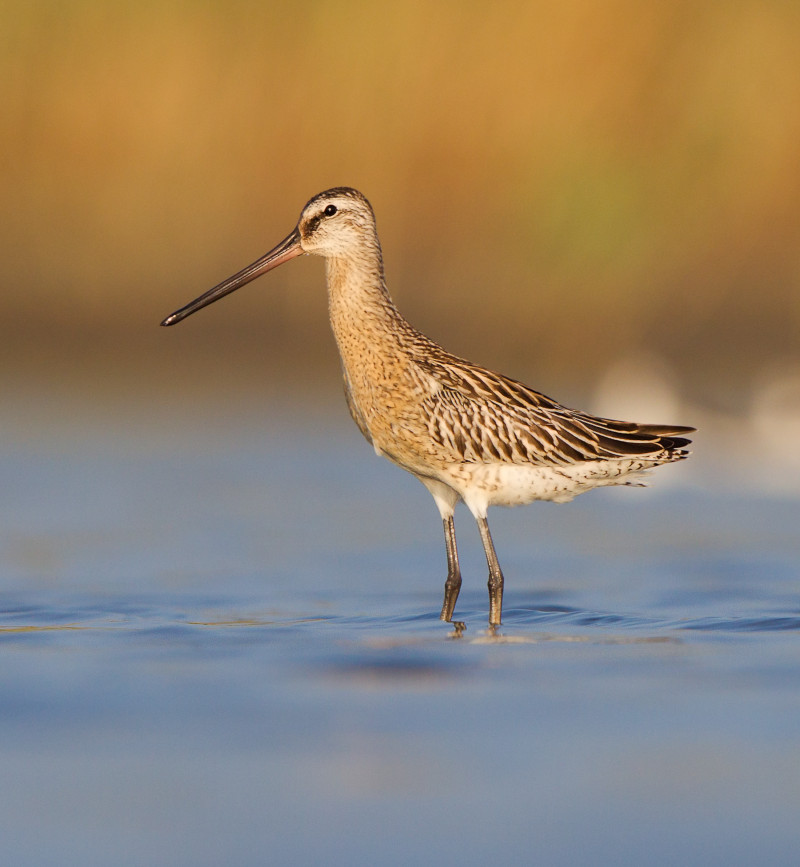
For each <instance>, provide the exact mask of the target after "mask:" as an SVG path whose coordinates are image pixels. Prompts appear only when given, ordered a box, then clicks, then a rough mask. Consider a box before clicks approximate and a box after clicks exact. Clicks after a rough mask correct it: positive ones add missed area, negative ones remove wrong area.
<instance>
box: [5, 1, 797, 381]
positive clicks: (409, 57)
mask: <svg viewBox="0 0 800 867" xmlns="http://www.w3.org/2000/svg"><path fill="white" fill-rule="evenodd" d="M798 44H800V6H798V5H797V4H795V3H792V2H789V0H761V2H757V0H727V2H722V0H719V2H717V0H706V2H700V3H697V2H691V0H675V2H655V3H642V2H640V0H611V2H606V3H597V2H591V0H572V2H565V3H561V4H536V3H521V2H510V0H504V2H499V3H495V4H478V3H474V2H463V0H462V2H455V0H442V2H434V3H430V2H417V0H409V2H404V3H397V4H379V5H376V4H372V3H367V2H356V0H337V2H334V0H328V2H324V0H318V2H312V0H300V2H295V3H293V4H283V3H280V4H279V3H263V2H250V0H226V2H224V3H223V2H221V0H211V2H205V3H192V2H188V0H186V2H158V3H155V2H137V3H133V2H117V3H101V2H99V0H76V2H71V3H68V4H65V3H62V2H56V0H40V2H34V3H30V2H22V0H6V2H5V3H4V4H3V5H2V7H0V45H1V46H2V51H0V76H1V79H0V80H2V85H0V117H1V118H2V120H0V125H2V126H1V128H2V133H0V136H1V138H0V141H2V150H3V154H4V159H3V160H2V162H0V178H1V182H2V189H3V191H4V197H3V198H4V202H5V206H6V207H5V218H4V220H3V224H2V228H1V229H0V255H1V256H2V262H3V278H4V279H3V298H2V306H1V307H0V315H1V316H2V319H1V320H0V338H2V342H3V346H4V347H6V349H7V350H9V351H11V350H13V352H14V353H16V357H20V356H19V349H20V346H24V347H27V355H26V354H25V353H23V356H24V357H27V358H28V359H29V361H30V363H33V362H34V361H35V360H36V358H37V357H38V356H41V357H45V356H47V357H50V355H49V353H50V352H51V351H53V352H54V351H56V350H57V352H58V353H59V354H62V353H65V352H69V351H70V350H73V351H75V352H81V351H84V350H85V349H86V347H87V346H96V347H99V349H98V350H97V351H96V353H95V355H94V356H93V358H94V359H95V361H96V362H97V370H98V371H99V372H102V371H103V369H104V364H103V358H104V355H105V354H106V353H108V354H112V353H117V354H119V353H120V352H123V354H124V353H127V354H136V353H143V352H144V353H156V354H158V353H161V352H169V351H174V348H175V347H178V348H179V349H180V351H181V352H190V351H191V350H192V348H195V349H197V347H198V344H200V345H201V346H204V347H205V350H203V351H211V350H210V349H209V348H210V347H211V348H213V351H214V352H215V353H218V355H219V356H220V357H221V358H226V357H230V356H231V354H232V353H235V352H246V347H248V346H252V347H255V349H254V351H255V352H257V353H264V352H266V351H267V350H266V349H265V346H268V347H271V350H273V351H274V353H275V355H276V357H278V356H281V357H283V358H284V363H285V364H287V365H300V364H302V363H304V362H305V361H306V360H309V361H310V362H311V363H312V364H313V363H316V362H317V361H318V360H320V359H321V358H323V357H324V359H325V362H326V363H329V362H330V358H331V354H332V350H331V348H330V346H331V345H330V342H329V338H328V337H327V336H326V335H325V333H324V330H325V328H326V323H325V315H326V314H325V305H324V301H323V298H322V296H323V288H322V271H321V268H320V267H319V264H318V263H316V264H315V263H312V262H305V261H304V262H303V263H299V264H296V265H294V266H289V267H287V268H286V269H282V270H281V271H280V272H278V273H277V274H275V275H272V276H271V277H270V278H267V280H268V281H269V285H268V286H267V285H266V283H265V282H262V283H261V284H256V285H255V286H253V287H250V288H249V289H247V290H244V291H243V292H242V293H239V295H238V296H237V297H236V299H229V300H228V301H226V302H223V303H222V304H221V305H219V306H217V307H215V308H213V310H212V311H207V312H205V313H204V314H201V316H199V317H198V321H197V322H196V323H195V321H194V320H192V323H193V324H192V325H191V326H189V324H188V323H187V325H184V326H181V329H175V330H174V331H169V332H165V331H164V330H159V329H157V327H156V325H157V323H158V321H159V320H160V318H161V317H162V316H163V315H165V314H166V313H168V312H170V311H171V310H172V309H174V308H175V307H177V306H180V305H181V304H183V303H184V302H185V301H187V300H189V299H190V298H192V297H194V296H195V295H196V294H199V293H200V291H203V290H204V289H206V288H208V287H209V286H210V285H212V284H213V283H215V282H217V281H218V280H220V279H222V278H223V277H225V276H227V275H228V274H229V273H231V272H233V271H234V270H238V268H240V267H241V266H243V265H244V264H246V263H247V262H249V261H251V260H252V259H254V258H256V256H258V255H260V254H261V253H262V252H264V251H265V250H266V249H267V248H268V247H269V246H271V245H272V244H273V243H274V242H276V241H277V240H279V239H280V238H282V237H283V236H284V235H285V234H286V232H287V231H288V230H289V229H290V228H291V226H292V225H293V223H294V220H295V219H296V216H297V214H298V212H299V210H300V208H301V206H302V205H303V204H304V202H305V201H306V200H307V199H308V198H309V197H310V196H311V195H312V194H314V193H316V192H318V191H319V190H321V189H324V188H326V187H328V186H333V185H338V184H349V185H353V186H357V187H359V188H360V189H361V190H362V191H363V192H364V193H365V194H366V195H367V196H368V197H369V198H370V199H371V200H372V202H373V205H374V206H375V208H376V211H377V214H378V220H379V228H380V231H381V236H382V239H383V242H384V249H385V255H386V263H387V275H388V279H389V284H390V288H391V289H392V291H393V294H394V295H395V296H396V297H397V299H398V302H399V304H400V307H401V309H403V310H404V312H405V313H406V314H407V315H408V317H409V318H410V319H411V321H412V322H413V323H414V324H415V325H417V326H418V327H421V328H422V329H423V330H425V331H426V332H428V333H429V334H431V336H433V337H435V338H437V339H440V340H441V341H442V342H443V343H445V344H446V345H447V346H448V348H450V349H452V350H453V351H456V352H459V353H461V354H465V355H469V356H471V357H474V358H475V360H479V361H483V362H485V363H489V364H492V365H494V366H500V367H505V369H506V370H507V371H508V372H509V373H512V374H515V375H519V376H529V374H531V372H532V371H533V370H534V369H535V370H537V371H539V372H540V373H543V375H544V376H545V379H547V378H552V377H553V376H554V375H555V372H556V371H559V373H560V375H561V376H565V377H570V376H572V375H573V374H574V375H576V376H585V375H586V372H587V370H588V371H591V372H592V373H596V372H597V370H599V369H602V368H604V367H605V366H607V365H609V364H611V363H612V362H614V361H615V360H617V359H618V358H619V357H622V356H625V355H631V354H635V353H637V352H640V351H642V350H643V349H645V350H647V351H649V352H651V353H654V354H656V355H658V356H660V357H662V358H663V359H665V361H666V362H667V363H668V364H670V365H672V366H673V367H674V368H675V369H676V370H677V371H678V372H679V374H680V378H681V382H682V385H683V387H684V388H685V389H688V390H690V391H692V390H693V391H694V392H695V393H696V394H701V395H703V396H705V397H706V398H708V397H713V395H714V393H715V392H718V391H719V390H720V389H729V390H730V388H731V384H733V383H737V382H745V383H748V382H750V381H751V380H752V378H753V377H754V376H755V375H756V373H757V371H759V370H761V369H762V368H764V367H765V366H767V365H772V366H774V365H775V364H776V363H783V362H784V361H785V362H786V363H788V362H789V361H791V360H792V359H794V360H795V361H797V359H798V355H800V352H799V351H798V331H799V330H800V292H799V291H798V289H799V288H800V287H799V286H798V283H799V282H800V281H799V278H800V243H799V242H800V152H799V147H798V142H800V52H798V49H797V46H798ZM267 290H268V291H267ZM265 295H268V296H269V297H268V298H266V297H265ZM248 305H250V306H249V307H248ZM182 329H183V330H184V331H183V332H182V333H181V334H180V335H176V333H175V332H178V331H181V330H182ZM166 335H168V336H169V342H167V340H166ZM166 346H169V347H170V349H165V347H166ZM276 375H278V374H277V373H276ZM530 378H532V376H531V377H530ZM536 381H537V382H539V383H541V384H542V385H544V383H542V380H541V377H540V378H539V379H537V380H536Z"/></svg>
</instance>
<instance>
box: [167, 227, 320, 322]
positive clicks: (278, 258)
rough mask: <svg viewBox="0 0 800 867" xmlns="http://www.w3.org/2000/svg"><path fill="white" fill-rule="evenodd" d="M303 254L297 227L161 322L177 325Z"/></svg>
mask: <svg viewBox="0 0 800 867" xmlns="http://www.w3.org/2000/svg"><path fill="white" fill-rule="evenodd" d="M302 255H303V248H302V247H301V246H300V233H299V232H298V231H297V229H295V230H294V231H293V232H292V234H291V235H289V236H288V237H287V238H284V239H283V241H281V242H280V244H278V246H277V247H275V249H274V250H270V251H269V253H267V254H266V255H264V256H262V257H261V258H260V259H258V260H256V261H255V262H253V264H252V265H248V266H247V267H246V268H243V269H242V270H241V271H239V272H238V273H237V274H234V275H233V277H228V279H227V280H223V281H222V283H220V284H218V285H217V286H215V287H214V288H213V289H209V290H208V292H205V293H203V294H202V295H201V296H200V297H199V298H195V299H194V301H190V302H189V303H188V304H187V305H186V306H185V307H181V309H180V310H176V311H175V312H174V313H172V314H171V315H169V316H167V318H166V319H165V320H164V321H163V322H162V323H161V324H162V325H175V324H176V323H178V322H180V321H181V320H182V319H186V317H187V316H191V315H192V313H196V312H197V311H198V310H200V308H201V307H207V306H208V305H209V304H213V303H214V302H215V301H219V299H220V298H224V297H225V296H226V295H230V293H231V292H235V291H236V290H237V289H239V288H241V287H242V286H244V285H245V284H246V283H249V282H250V281H251V280H255V279H256V277H260V276H261V275H262V274H266V273H267V271H271V270H272V269H273V268H277V267H278V265H282V264H283V263H284V262H288V261H289V259H294V258H295V256H302Z"/></svg>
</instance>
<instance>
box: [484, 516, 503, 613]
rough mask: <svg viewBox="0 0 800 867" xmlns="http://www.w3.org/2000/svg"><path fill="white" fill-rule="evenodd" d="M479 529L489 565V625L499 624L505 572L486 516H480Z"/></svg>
mask: <svg viewBox="0 0 800 867" xmlns="http://www.w3.org/2000/svg"><path fill="white" fill-rule="evenodd" d="M478 529H479V530H480V531H481V541H482V542H483V550H484V551H485V552H486V562H487V564H488V565H489V626H499V625H500V616H501V615H502V613H503V572H502V570H501V569H500V564H499V563H498V562H497V554H495V551H494V545H493V544H492V534H491V533H490V532H489V524H488V522H487V521H486V518H478Z"/></svg>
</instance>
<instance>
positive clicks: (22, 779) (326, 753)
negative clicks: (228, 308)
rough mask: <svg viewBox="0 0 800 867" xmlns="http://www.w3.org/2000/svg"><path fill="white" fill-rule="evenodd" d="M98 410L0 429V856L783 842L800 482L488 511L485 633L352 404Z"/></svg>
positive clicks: (720, 848) (578, 856) (750, 859)
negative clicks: (444, 612) (500, 577)
mask: <svg viewBox="0 0 800 867" xmlns="http://www.w3.org/2000/svg"><path fill="white" fill-rule="evenodd" d="M23 406H24V407H28V408H29V407H30V406H31V403H30V395H26V396H25V400H24V401H21V403H20V407H23ZM84 410H85V408H82V409H76V410H75V411H73V412H71V413H70V412H67V411H66V410H65V408H64V407H61V409H59V410H58V411H55V410H52V409H49V410H41V411H40V412H39V414H38V415H37V413H36V412H35V411H33V412H31V411H30V410H26V411H22V415H21V416H20V415H17V416H15V418H16V421H15V422H14V423H7V424H6V430H5V435H4V439H3V446H2V451H0V473H1V474H2V479H3V490H4V494H5V496H4V497H3V498H2V503H1V504H0V509H2V521H0V545H1V547H0V594H1V595H0V653H2V665H0V697H1V702H2V703H1V704H0V767H2V776H3V783H4V784H3V786H2V789H0V824H1V825H2V846H3V851H4V853H5V860H6V861H7V863H19V864H23V863H24V864H26V865H39V864H48V865H50V864H81V865H95V864H97V865H105V864H110V863H113V864H117V865H150V864H159V865H219V864H226V865H250V864H267V863H291V864H320V863H342V864H356V865H361V864H363V865H373V864H378V863H380V864H397V865H405V864H409V863H438V864H479V863H486V862H490V861H491V862H505V863H509V864H523V863H525V864H537V865H550V864H553V865H573V864H579V863H591V864H594V865H598V864H599V865H605V864H608V865H612V864H648V865H654V864H655V865H659V864H664V865H674V864H705V865H709V864H710V865H714V864H726V865H730V864H755V863H761V864H771V865H774V864H795V863H796V862H797V851H798V846H800V825H799V824H798V821H797V816H798V810H799V809H800V652H798V650H799V645H798V639H800V595H799V591H800V582H798V578H800V557H799V556H798V554H799V552H800V543H798V538H797V527H798V525H800V521H799V520H798V518H800V498H792V497H787V496H784V497H780V498H779V497H772V496H769V495H767V494H765V493H763V492H759V491H757V490H753V489H749V490H740V491H738V492H737V493H735V494H731V493H730V486H728V487H727V488H726V492H725V493H724V494H721V493H717V488H716V486H715V485H714V484H713V480H712V481H711V482H709V480H708V478H707V477H706V478H704V479H703V480H702V483H701V482H700V481H698V478H699V477H698V473H697V470H696V467H702V461H703V457H702V453H699V454H697V455H696V456H695V457H693V458H692V462H694V463H691V462H690V463H687V464H685V465H682V466H680V467H668V468H664V469H663V470H661V471H660V472H659V473H658V474H657V477H656V478H655V479H654V486H653V487H652V488H650V489H644V490H639V489H616V490H606V491H598V492H593V493H592V494H589V495H587V496H585V497H581V498H579V499H578V500H576V501H575V502H574V503H572V504H570V505H566V506H553V505H550V504H534V505H533V506H531V507H528V508H526V509H516V510H510V511H502V510H498V511H496V513H495V514H494V515H493V516H490V518H492V528H493V533H494V536H495V541H496V544H497V547H498V553H499V556H500V559H501V562H502V564H503V567H504V570H505V573H506V599H505V602H506V608H505V612H504V621H503V627H502V629H501V630H500V632H499V634H498V635H496V636H491V635H489V634H488V633H487V630H486V625H485V623H486V616H487V603H488V600H487V597H486V592H485V575H484V571H485V565H484V563H483V559H482V553H481V550H480V545H479V541H478V536H477V531H476V529H475V527H474V525H473V523H472V520H471V518H470V517H469V515H468V513H467V512H466V511H463V512H459V513H458V514H457V516H456V519H457V524H456V527H457V532H458V533H459V543H460V547H461V553H462V565H463V569H464V589H463V591H462V595H461V598H460V599H459V603H458V606H457V610H456V613H457V616H458V617H459V618H460V619H461V620H463V621H464V622H465V623H466V630H465V631H464V633H463V634H462V635H461V636H460V637H456V636H455V634H454V632H453V630H452V628H450V627H448V626H446V625H444V624H442V623H440V622H439V620H438V611H439V607H440V605H441V595H442V585H443V581H444V572H445V570H444V545H443V541H442V539H441V535H440V534H441V527H440V523H439V519H438V514H437V513H436V510H435V508H434V506H433V503H432V501H431V500H430V497H429V496H428V494H427V493H426V492H425V490H424V489H423V488H422V486H421V485H419V483H418V482H416V481H415V480H414V479H412V478H411V477H409V476H406V475H405V474H403V473H402V472H400V471H399V470H397V469H396V468H393V467H391V466H389V465H388V464H386V463H384V462H382V461H380V460H378V459H377V458H376V457H375V456H374V455H373V454H372V452H371V450H370V449H369V447H368V446H366V445H365V444H364V443H363V442H362V441H361V440H360V437H359V435H358V434H357V432H356V431H355V429H354V428H351V427H350V425H349V422H348V421H347V419H346V418H345V417H344V411H343V410H341V408H338V407H337V409H336V410H333V411H331V412H328V410H327V409H325V408H321V409H319V410H318V411H316V412H315V413H313V414H304V413H303V412H302V411H301V410H299V409H298V408H296V407H293V406H291V405H288V404H285V403H280V402H278V403H273V404H272V405H271V406H269V407H267V408H262V409H261V410H259V411H255V410H252V409H247V408H241V407H239V409H238V410H236V411H230V412H225V413H222V414H218V415H217V417H216V418H214V413H213V412H212V411H210V407H208V406H207V407H198V408H197V410H196V411H195V412H193V413H187V412H185V411H182V410H179V409H174V410H172V409H169V408H166V407H164V406H147V407H145V408H144V409H143V410H142V411H141V412H139V413H137V412H136V411H135V409H134V410H130V409H129V410H128V411H127V413H125V414H120V413H118V412H117V410H115V409H111V410H109V409H108V408H105V409H103V408H100V407H95V408H94V411H93V412H87V411H84ZM145 410H146V411H145ZM26 412H27V413H28V416H29V417H27V418H25V417H24V416H25V415H26ZM51 412H52V416H49V413H51ZM48 421H49V423H48ZM701 452H702V448H701Z"/></svg>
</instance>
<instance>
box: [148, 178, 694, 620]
mask: <svg viewBox="0 0 800 867" xmlns="http://www.w3.org/2000/svg"><path fill="white" fill-rule="evenodd" d="M303 254H313V255H316V256H322V257H323V258H324V259H325V262H326V266H327V280H328V306H329V311H330V320H331V326H332V328H333V333H334V336H335V338H336V343H337V346H338V348H339V354H340V356H341V360H342V369H343V371H344V386H345V393H346V395H347V405H348V407H349V409H350V414H351V415H352V417H353V420H354V421H355V423H356V424H357V425H358V428H359V430H360V431H361V433H362V434H364V436H365V437H366V438H367V440H368V441H369V442H370V443H371V444H372V446H373V447H374V449H375V451H376V453H377V454H378V455H383V456H384V457H386V458H388V459H389V460H390V461H393V462H394V463H396V464H397V465H398V466H400V467H402V468H403V469H404V470H408V472H410V473H413V474H414V475H415V476H416V477H417V478H418V479H419V480H420V481H421V482H422V484H423V485H425V487H426V488H427V489H428V490H429V491H430V492H431V494H432V496H433V499H434V500H435V502H436V505H437V507H438V509H439V513H440V515H441V517H442V522H443V524H444V538H445V546H446V550H447V580H446V581H445V585H444V604H443V606H442V613H441V619H442V620H445V621H448V622H450V621H452V618H453V611H454V609H455V604H456V599H457V598H458V593H459V590H460V588H461V569H460V567H459V564H458V550H457V548H456V537H455V526H454V523H453V512H454V510H455V506H456V504H457V503H458V502H459V500H463V502H464V503H465V504H466V506H467V508H468V509H469V510H470V512H472V514H473V516H474V518H475V520H476V521H477V523H478V529H479V530H480V535H481V540H482V542H483V548H484V551H485V552H486V561H487V563H488V566H489V624H490V625H491V626H492V627H494V626H497V625H499V624H500V618H501V612H502V605H503V573H502V571H501V570H500V564H499V563H498V561H497V555H496V554H495V550H494V545H493V543H492V537H491V534H490V533H489V525H488V523H487V521H486V513H487V510H488V508H489V506H519V505H523V504H526V503H531V502H533V501H534V500H551V501H553V502H556V503H563V502H566V501H568V500H571V499H572V498H573V497H575V496H576V495H577V494H582V493H584V492H585V491H589V490H591V489H592V488H596V487H599V486H601V485H630V484H637V483H640V478H641V474H642V473H643V472H645V471H646V470H649V469H652V468H653V467H657V466H660V465H661V464H668V463H671V462H673V461H678V460H681V459H682V458H685V457H686V456H687V455H688V452H687V451H685V450H684V448H683V447H684V446H686V445H687V444H688V443H689V442H690V441H689V440H688V439H686V438H685V437H684V436H683V434H687V433H690V432H692V431H693V430H694V428H691V427H680V426H678V425H656V424H636V423H633V422H624V421H613V420H611V419H606V418H597V417H595V416H593V415H589V414H588V413H584V412H579V411H577V410H574V409H569V408H567V407H565V406H562V405H561V404H559V403H557V402H556V401H554V400H552V399H551V398H549V397H545V396H544V395H543V394H539V392H536V391H533V389H530V388H528V387H527V386H525V385H523V384H522V383H520V382H516V381H515V380H513V379H509V378H508V377H505V376H502V375H501V374H499V373H493V372H492V371H491V370H487V369H486V368H483V367H479V366H478V365H475V364H472V363H470V362H469V361H465V360H464V359H462V358H458V357H456V356H455V355H451V354H450V353H449V352H446V351H445V350H444V349H442V348H441V347H440V346H438V345H437V344H436V343H434V342H433V341H432V340H429V339H428V338H427V337H425V335H424V334H421V333H420V332H419V331H417V330H416V329H415V328H413V327H412V326H411V325H409V323H408V322H406V320H405V319H404V318H403V317H402V316H401V315H400V312H399V311H398V310H397V308H396V307H395V305H394V302H393V301H392V299H391V298H390V296H389V292H388V290H387V289H386V283H385V281H384V275H383V258H382V255H381V246H380V242H379V241H378V234H377V230H376V228H375V215H374V213H373V210H372V207H371V206H370V204H369V202H368V201H367V200H366V199H365V198H364V196H363V195H361V193H359V192H358V191H357V190H354V189H351V188H349V187H336V188H335V189H331V190H327V191H326V192H324V193H320V194H319V195H317V196H314V198H313V199H311V201H310V202H309V203H308V204H307V205H306V206H305V207H304V208H303V211H302V213H301V214H300V219H299V221H298V223H297V226H296V227H295V228H294V229H293V230H292V232H291V234H290V235H288V236H287V237H286V238H285V239H284V240H283V241H281V242H280V244H278V246H277V247H275V248H274V249H273V250H270V252H269V253H267V254H266V255H264V256H262V257H261V258H260V259H258V260H257V261H256V262H253V264H252V265H248V267H247V268H245V269H244V270H242V271H239V273H238V274H234V275H233V276H232V277H230V278H229V279H227V280H225V281H224V282H222V283H220V284H219V285H217V286H215V287H214V288H213V289H210V290H209V291H208V292H206V293H205V294H204V295H201V296H200V297H199V298H197V299H195V300H194V301H192V302H191V303H189V304H187V305H186V306H185V307H182V308H181V309H180V310H177V311H176V312H175V313H173V314H172V315H171V316H168V317H167V318H166V319H165V320H164V321H163V322H162V323H161V324H162V325H175V323H177V322H180V321H181V320H182V319H185V318H186V317H187V316H190V315H191V314H192V313H195V312H196V311H197V310H200V308H202V307H205V306H206V305H208V304H211V303H213V302H214V301H218V300H219V299H220V298H222V297H223V296H225V295H228V294H229V293H230V292H233V291H234V290H236V289H238V288H240V287H241V286H244V285H245V284H246V283H249V282H250V281H251V280H254V279H255V278H256V277H259V276H260V275H261V274H265V273H266V272H267V271H271V270H272V269H273V268H276V267H277V266H278V265H281V264H283V263H284V262H288V261H289V260H290V259H294V258H295V257H296V256H302V255H303Z"/></svg>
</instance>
